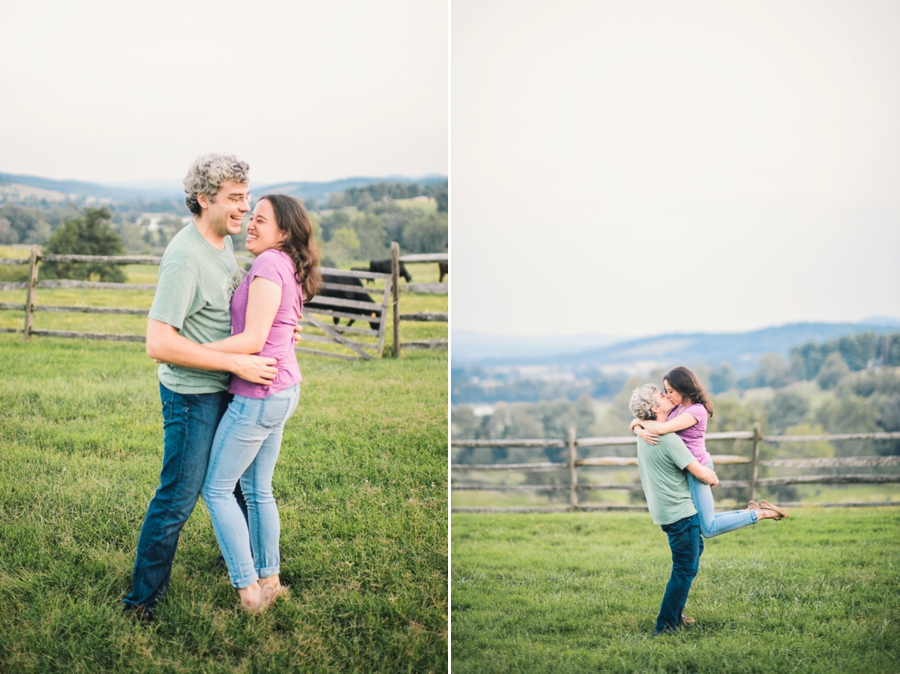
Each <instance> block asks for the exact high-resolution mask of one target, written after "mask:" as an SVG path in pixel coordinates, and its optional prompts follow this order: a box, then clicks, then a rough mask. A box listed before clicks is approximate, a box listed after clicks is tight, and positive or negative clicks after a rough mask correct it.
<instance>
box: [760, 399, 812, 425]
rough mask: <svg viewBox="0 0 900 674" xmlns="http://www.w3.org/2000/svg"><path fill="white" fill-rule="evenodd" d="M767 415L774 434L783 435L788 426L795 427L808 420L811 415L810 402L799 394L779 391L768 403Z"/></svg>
mask: <svg viewBox="0 0 900 674" xmlns="http://www.w3.org/2000/svg"><path fill="white" fill-rule="evenodd" d="M766 414H767V416H768V419H769V428H770V429H772V432H773V433H781V432H783V431H784V429H786V428H787V427H788V426H794V425H796V424H799V423H802V422H803V421H805V420H806V417H807V415H808V414H809V400H807V398H806V397H805V396H802V395H800V394H798V393H793V392H791V391H778V392H777V393H775V396H774V397H773V398H772V399H771V400H770V401H769V402H767V403H766Z"/></svg>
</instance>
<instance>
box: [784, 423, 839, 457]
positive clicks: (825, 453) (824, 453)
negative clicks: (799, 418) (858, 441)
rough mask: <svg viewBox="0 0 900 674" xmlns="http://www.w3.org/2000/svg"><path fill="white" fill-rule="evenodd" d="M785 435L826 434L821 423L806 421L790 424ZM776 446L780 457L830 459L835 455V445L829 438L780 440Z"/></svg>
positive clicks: (785, 430)
mask: <svg viewBox="0 0 900 674" xmlns="http://www.w3.org/2000/svg"><path fill="white" fill-rule="evenodd" d="M784 435H825V429H824V428H822V426H821V425H820V424H809V423H805V422H804V423H802V424H796V425H794V426H788V427H787V428H786V429H784ZM775 447H776V449H775V456H776V457H778V458H780V459H830V458H831V457H833V456H834V445H832V444H831V443H830V442H828V441H827V440H814V441H812V442H779V443H776V444H775Z"/></svg>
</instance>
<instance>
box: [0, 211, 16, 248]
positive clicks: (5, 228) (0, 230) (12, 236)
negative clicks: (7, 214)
mask: <svg viewBox="0 0 900 674" xmlns="http://www.w3.org/2000/svg"><path fill="white" fill-rule="evenodd" d="M18 241H19V237H18V235H17V234H16V233H15V232H14V231H13V228H12V225H11V224H10V222H9V220H7V219H6V218H4V217H2V216H0V244H10V243H18Z"/></svg>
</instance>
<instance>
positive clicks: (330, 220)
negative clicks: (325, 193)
mask: <svg viewBox="0 0 900 674" xmlns="http://www.w3.org/2000/svg"><path fill="white" fill-rule="evenodd" d="M352 221H353V218H352V217H351V215H350V213H348V212H347V211H345V210H335V211H332V212H331V213H329V214H328V215H325V216H323V217H322V220H321V223H320V224H321V226H322V240H323V241H325V242H328V241H331V237H332V235H333V234H334V233H335V232H336V231H337V230H339V229H344V228H346V227H350V226H351V222H352Z"/></svg>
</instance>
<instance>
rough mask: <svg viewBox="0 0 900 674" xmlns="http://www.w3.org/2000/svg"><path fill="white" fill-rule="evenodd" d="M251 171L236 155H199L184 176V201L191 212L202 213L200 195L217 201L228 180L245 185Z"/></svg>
mask: <svg viewBox="0 0 900 674" xmlns="http://www.w3.org/2000/svg"><path fill="white" fill-rule="evenodd" d="M249 173H250V165H249V164H247V162H243V161H240V160H238V158H237V157H235V156H234V155H230V154H229V155H224V154H213V153H210V154H207V155H204V156H202V157H197V160H196V161H195V162H194V163H193V164H192V165H191V168H190V169H188V174H187V176H185V178H184V203H185V204H187V207H188V210H190V212H191V213H193V214H194V215H200V214H202V213H203V209H202V208H200V202H199V201H197V197H198V196H199V195H201V194H205V195H206V196H208V197H209V200H210V201H215V200H216V195H217V194H218V193H219V190H221V189H222V184H223V183H224V182H225V181H226V180H230V181H231V182H233V183H238V184H240V185H244V184H246V183H247V182H248V181H249V177H248V174H249Z"/></svg>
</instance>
